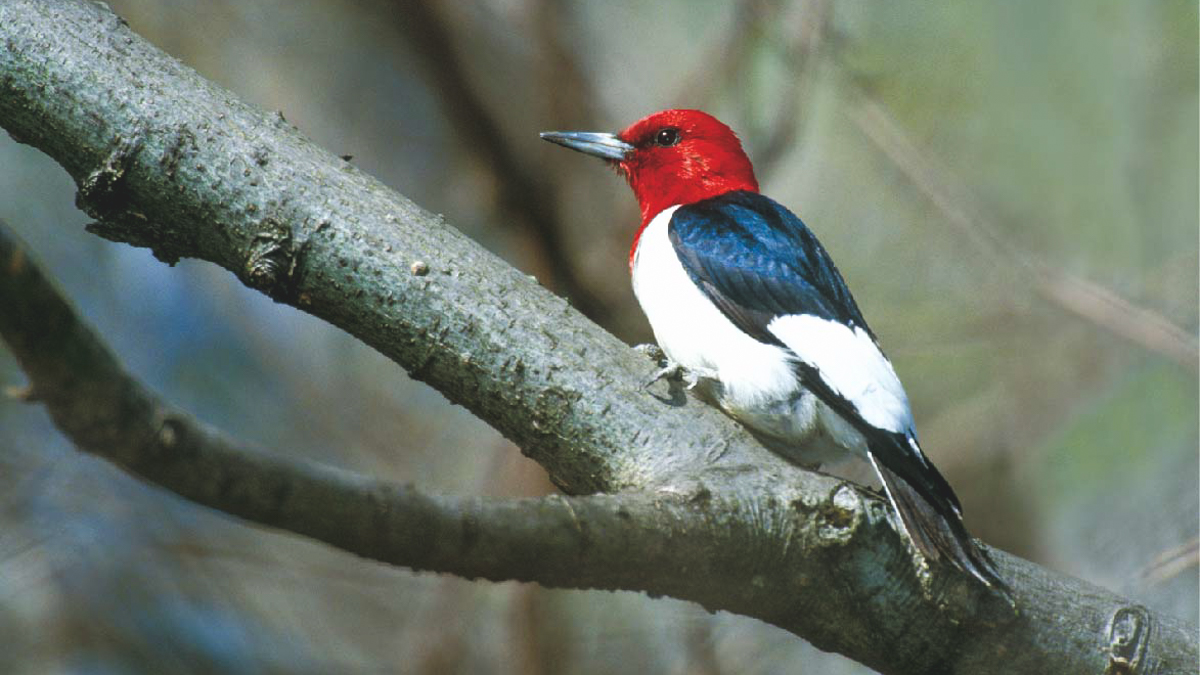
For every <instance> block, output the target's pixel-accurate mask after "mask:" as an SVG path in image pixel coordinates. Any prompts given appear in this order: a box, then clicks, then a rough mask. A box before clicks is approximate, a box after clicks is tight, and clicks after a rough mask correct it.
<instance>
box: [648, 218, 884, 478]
mask: <svg viewBox="0 0 1200 675" xmlns="http://www.w3.org/2000/svg"><path fill="white" fill-rule="evenodd" d="M677 208H679V207H678V206H673V207H671V208H668V209H664V210H663V211H662V212H661V213H659V214H658V215H657V216H655V217H654V219H653V220H652V221H651V222H650V224H649V225H647V226H646V229H645V230H644V231H643V232H642V235H641V238H640V240H639V241H638V248H637V251H636V252H635V254H634V261H633V291H634V295H636V296H637V299H638V302H639V303H640V304H641V306H642V311H643V312H644V313H645V314H646V318H647V319H648V320H649V321H650V326H651V328H653V330H654V337H655V339H656V340H657V341H658V345H659V347H661V348H662V350H663V352H664V353H666V355H667V357H668V358H670V359H671V360H672V361H674V362H676V363H678V364H679V365H681V366H683V367H684V368H686V369H687V370H688V371H690V372H691V373H692V374H693V375H699V376H700V377H701V378H702V381H701V387H702V390H703V391H704V393H707V394H708V396H709V397H710V398H712V399H713V400H714V402H715V403H717V404H718V405H719V406H720V407H721V408H722V409H723V410H725V412H727V413H728V414H729V415H730V416H732V417H734V418H735V419H737V420H738V421H740V422H742V423H743V424H745V425H746V426H747V427H749V428H750V429H752V430H753V431H755V432H757V433H758V434H759V435H760V436H764V437H766V439H767V440H769V441H771V442H770V443H768V445H770V446H771V447H772V449H774V450H775V451H776V452H780V453H781V454H784V455H786V456H788V458H789V459H792V460H794V461H799V462H801V463H805V464H814V463H820V462H822V461H826V460H828V459H829V458H830V455H831V454H836V453H837V452H840V451H844V450H851V451H856V452H865V450H866V444H865V442H864V440H863V438H862V436H861V435H860V434H859V433H858V432H857V431H856V430H854V429H853V428H852V427H851V426H850V425H849V424H847V423H846V422H844V421H843V420H842V419H841V418H840V417H839V416H838V415H837V414H836V413H834V412H833V411H832V410H830V409H829V408H828V407H827V406H826V405H825V404H824V403H822V402H821V401H820V400H819V399H817V397H816V396H815V395H813V394H812V393H811V392H809V391H808V390H807V389H805V388H804V387H803V386H802V385H801V384H800V380H799V378H798V377H797V375H796V372H795V370H794V368H793V364H792V357H791V355H790V354H789V353H788V351H787V350H785V349H782V348H780V347H777V346H774V345H769V344H766V343H763V342H759V341H758V340H755V339H754V338H752V337H750V336H749V335H747V334H746V333H745V332H743V331H742V330H741V329H740V328H738V327H737V326H735V325H734V324H733V323H732V322H731V321H730V320H729V319H727V318H725V315H724V314H722V313H721V311H720V309H718V308H717V306H716V305H714V304H713V303H712V301H710V300H709V299H708V297H707V296H705V295H704V293H703V291H701V290H700V289H699V288H698V287H697V286H696V284H695V283H694V282H693V281H692V279H691V277H690V276H689V275H688V273H687V271H686V270H685V269H684V268H683V265H682V264H680V262H679V257H678V256H677V255H676V253H675V249H674V247H673V246H672V245H671V241H670V239H669V238H668V236H667V224H668V223H669V222H670V220H671V215H672V214H674V212H675V210H676V209H677Z"/></svg>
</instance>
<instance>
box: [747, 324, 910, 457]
mask: <svg viewBox="0 0 1200 675" xmlns="http://www.w3.org/2000/svg"><path fill="white" fill-rule="evenodd" d="M767 330H769V331H770V332H771V333H772V334H773V335H774V336H775V337H777V338H779V341H780V342H782V343H783V344H785V345H787V348H788V349H790V350H791V351H792V352H794V353H795V354H796V356H797V357H798V358H799V359H800V360H801V361H803V362H805V363H807V364H809V365H811V366H813V367H814V368H816V369H817V371H818V372H819V373H820V376H821V379H822V380H823V381H824V382H825V384H827V385H828V386H829V388H830V389H832V390H834V391H835V392H837V393H838V394H840V395H841V396H842V397H843V398H845V399H846V400H847V401H849V402H850V403H851V404H853V405H854V407H855V408H856V409H857V410H858V414H859V415H860V416H861V417H862V418H863V420H865V421H866V422H867V423H868V424H870V425H871V426H874V427H876V428H878V429H883V430H886V431H892V432H899V433H907V432H908V431H910V430H911V429H912V412H911V411H910V410H909V408H908V396H907V395H906V394H905V393H904V387H903V386H902V385H901V384H900V379H899V378H898V377H896V371H895V370H894V369H893V368H892V364H891V362H890V361H888V360H887V357H886V356H884V355H883V352H881V351H879V347H878V346H876V344H875V340H873V339H872V338H871V336H870V335H869V334H868V333H867V332H866V331H865V330H863V329H862V328H860V327H854V328H851V327H849V326H847V325H845V324H843V323H839V322H837V321H829V320H828V319H822V318H820V317H818V316H813V315H810V314H789V315H787V316H780V317H776V318H775V319H774V320H772V321H771V323H770V324H768V325H767Z"/></svg>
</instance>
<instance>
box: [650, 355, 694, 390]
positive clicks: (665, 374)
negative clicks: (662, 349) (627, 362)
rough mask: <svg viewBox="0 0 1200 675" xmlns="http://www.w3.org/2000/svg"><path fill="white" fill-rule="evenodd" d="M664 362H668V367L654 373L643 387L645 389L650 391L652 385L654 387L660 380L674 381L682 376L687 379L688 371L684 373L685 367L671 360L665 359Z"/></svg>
mask: <svg viewBox="0 0 1200 675" xmlns="http://www.w3.org/2000/svg"><path fill="white" fill-rule="evenodd" d="M664 360H665V361H666V362H667V365H665V366H663V367H662V368H659V369H658V370H656V371H654V373H653V374H652V375H651V376H650V377H649V379H647V380H646V382H645V383H644V384H643V385H642V388H643V389H648V388H649V387H650V385H652V384H654V383H655V382H658V381H659V380H662V379H668V380H673V379H676V378H678V377H679V376H680V375H683V376H684V377H685V378H686V377H687V375H686V371H684V369H683V366H681V365H679V364H678V363H676V362H674V361H672V360H670V359H664Z"/></svg>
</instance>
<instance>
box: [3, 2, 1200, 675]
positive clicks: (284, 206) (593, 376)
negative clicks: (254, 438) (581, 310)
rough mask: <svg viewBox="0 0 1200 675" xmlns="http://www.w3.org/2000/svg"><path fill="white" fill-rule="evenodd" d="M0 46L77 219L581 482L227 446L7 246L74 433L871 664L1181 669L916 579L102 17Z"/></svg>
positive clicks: (16, 336)
mask: <svg viewBox="0 0 1200 675" xmlns="http://www.w3.org/2000/svg"><path fill="white" fill-rule="evenodd" d="M0 41H2V44H3V48H2V49H0V125H2V126H3V127H4V128H5V129H6V130H7V131H8V132H9V134H10V135H12V136H13V138H15V139H17V140H19V141H22V142H25V143H29V144H31V145H33V146H35V147H37V148H39V149H41V150H42V151H43V152H46V153H47V154H49V155H50V156H51V157H53V158H54V159H55V160H57V161H58V162H59V163H60V164H61V165H62V166H63V167H64V168H65V169H66V170H67V171H68V172H69V173H70V174H71V176H72V177H73V178H74V179H75V181H76V182H77V184H78V185H79V194H78V203H79V205H80V206H81V207H82V208H83V209H84V210H85V211H87V212H88V213H89V214H90V215H91V216H92V217H94V218H95V219H96V222H94V223H93V224H91V225H90V226H89V228H90V229H91V230H92V231H93V232H95V233H97V234H99V235H101V236H104V237H106V238H108V239H111V240H114V241H120V242H126V243H129V244H133V245H136V246H144V247H148V248H150V249H151V250H152V251H153V252H154V253H155V255H156V256H157V257H158V258H159V259H161V260H163V261H165V262H168V263H173V262H175V261H177V260H178V259H180V258H182V257H194V258H199V259H203V260H207V261H210V262H213V263H216V264H218V265H221V266H222V267H224V268H226V269H228V270H229V271H231V272H232V273H234V274H235V275H236V276H237V277H238V278H239V279H240V280H242V281H243V282H244V283H245V284H246V285H248V286H251V287H253V288H256V289H258V290H260V291H262V292H263V293H266V294H267V295H269V296H270V297H272V298H274V299H275V300H276V301H279V302H284V303H288V304H291V305H294V306H296V307H298V308H300V309H302V310H304V311H306V312H309V313H311V314H313V315H314V316H317V317H319V318H321V319H323V320H326V321H328V322H330V323H332V324H334V325H337V326H339V327H341V328H343V329H344V330H346V331H347V332H349V333H351V334H353V335H354V336H356V337H358V338H359V339H361V340H363V341H364V342H366V343H367V344H369V345H371V346H372V347H374V348H375V349H377V350H379V351H380V352H381V353H383V354H385V355H386V356H388V357H389V358H391V359H392V360H393V361H395V362H396V363H397V364H399V365H400V366H402V367H404V368H405V369H406V370H407V371H408V372H409V374H411V375H412V376H413V377H415V378H418V379H420V380H423V381H425V382H427V383H428V384H430V385H431V386H433V387H435V388H437V389H438V390H439V391H441V392H442V393H443V394H445V395H446V396H447V398H449V399H450V400H451V401H454V402H456V403H459V404H461V405H463V406H465V407H467V408H468V409H470V410H471V411H473V412H474V413H475V414H476V415H478V416H479V417H480V418H482V419H483V420H485V421H487V422H488V423H489V424H491V425H492V426H494V427H495V428H497V429H498V430H500V431H501V432H502V433H503V434H504V435H505V436H507V437H508V438H510V439H512V440H513V441H514V442H515V443H516V444H517V445H518V446H520V447H521V448H522V451H523V452H524V453H525V454H527V455H528V456H529V457H531V458H533V459H534V460H535V461H537V462H538V463H539V464H541V465H542V466H543V467H545V469H546V470H547V471H548V473H549V474H550V476H551V478H552V479H553V480H554V482H555V483H556V484H557V485H558V486H559V487H560V488H561V489H562V490H563V491H564V492H566V493H567V494H569V495H592V496H577V497H565V498H557V497H556V498H548V499H540V500H498V499H491V500H484V499H470V498H458V499H455V498H445V497H430V496H427V495H422V494H421V493H419V492H418V491H415V490H413V489H411V488H401V487H397V486H389V485H383V484H379V483H377V482H374V481H370V480H368V479H365V478H362V477H359V476H355V475H352V474H347V473H346V472H341V471H335V470H332V469H328V468H322V467H315V466H312V465H306V464H299V463H296V462H294V461H290V460H286V459H284V458H281V457H278V456H273V455H269V454H266V453H262V452H260V451H255V450H251V449H247V448H244V447H241V446H240V445H239V444H237V443H236V442H234V441H231V440H229V439H226V438H224V437H223V436H221V435H220V434H219V433H218V432H214V431H212V430H208V429H205V428H203V427H202V426H199V425H197V424H195V423H194V422H192V421H191V420H190V419H189V418H187V417H186V415H183V414H182V413H180V412H179V411H176V410H174V409H172V408H171V407H170V406H169V405H167V404H165V403H163V402H161V401H159V400H157V398H155V397H154V395H153V394H152V393H150V392H148V391H147V390H146V389H145V388H144V387H142V386H141V385H140V384H138V383H137V382H135V381H134V380H133V379H132V378H130V377H129V376H128V375H126V374H125V373H124V372H123V371H122V369H121V368H120V366H119V364H118V363H117V361H116V359H115V358H114V357H113V356H112V355H111V354H110V353H109V352H108V350H107V349H106V348H105V347H104V346H103V345H102V344H101V343H100V342H99V340H98V338H96V336H94V335H93V334H91V332H90V331H89V330H88V329H86V327H84V326H82V325H81V324H79V323H78V320H77V319H75V318H74V315H73V313H72V312H71V311H70V308H69V306H68V305H66V304H65V303H63V302H62V301H61V300H60V299H58V298H57V296H56V294H55V293H54V292H53V289H52V287H50V286H49V285H47V284H46V283H45V281H44V280H43V279H42V278H41V276H40V274H39V273H37V271H36V268H35V267H33V266H32V265H31V264H30V263H28V262H27V257H26V256H25V254H23V253H22V252H21V251H20V249H19V248H18V247H17V246H16V244H14V243H13V242H12V241H11V240H7V241H5V242H4V243H2V244H0V330H2V331H3V335H4V339H5V341H6V342H7V343H8V344H9V346H10V347H11V348H12V350H13V352H14V354H15V355H16V356H17V358H18V359H19V360H20V362H21V363H22V366H23V367H24V368H25V369H26V371H27V372H28V373H29V376H30V379H31V382H32V384H33V388H34V393H35V395H36V396H38V397H39V398H40V399H41V400H43V401H45V403H46V404H47V406H48V407H49V409H50V411H51V414H52V415H53V416H54V418H55V420H56V422H57V423H58V424H59V426H60V428H61V429H62V430H63V431H64V433H66V434H67V435H69V436H70V437H71V438H72V439H73V440H74V441H75V443H76V444H77V445H78V446H79V447H80V448H81V449H84V450H86V451H88V452H92V453H95V454H97V455H100V456H102V457H106V458H108V459H110V460H111V461H113V462H115V463H117V464H118V465H120V466H122V467H125V468H126V469H129V470H131V471H133V472H135V473H137V474H139V475H140V476H142V477H144V478H146V479H147V480H150V481H153V482H156V483H158V484H160V485H163V486H164V487H166V488H168V489H171V490H173V491H175V492H178V493H179V494H181V495H183V496H185V497H187V498H189V499H193V500H195V501H197V502H199V503H202V504H205V505H208V506H210V507H213V508H217V509H220V510H223V511H226V512H229V513H231V514H234V515H237V516H239V517H242V518H245V519H247V520H251V521H255V522H260V523H264V524H267V525H271V526H274V527H279V528H282V529H285V530H289V531H292V532H296V533H298V534H302V535H305V536H309V537H313V538H315V539H319V540H321V541H325V542H327V543H329V544H331V545H333V546H337V547H339V548H342V549H345V550H347V551H350V552H353V553H356V554H359V555H364V556H368V557H372V558H376V559H379V560H383V561H386V562H390V563H393V564H397V565H404V566H407V567H412V568H415V569H431V570H437V571H444V572H450V573H455V574H461V575H464V576H468V577H483V578H487V579H495V580H500V579H521V580H526V581H536V582H539V583H542V584H544V585H547V586H554V587H563V588H607V589H628V590H641V591H647V592H650V593H652V594H666V595H671V596H673V597H677V598H681V599H686V600H693V601H696V602H700V603H702V604H703V605H704V606H706V607H708V608H709V609H712V610H716V609H724V610H728V611H732V612H736V613H740V614H744V615H747V616H753V617H757V618H759V619H762V620H764V621H768V622H771V623H774V624H776V625H778V626H781V627H783V628H785V629H787V630H790V631H792V632H793V633H795V634H796V635H798V636H801V637H803V638H805V639H807V640H809V641H811V642H812V643H813V644H815V645H817V646H818V647H821V648H823V649H828V650H833V651H838V652H840V653H843V654H845V655H847V656H849V657H850V658H853V659H855V660H858V661H860V662H862V663H865V664H867V665H869V666H871V667H872V668H875V669H877V670H879V671H881V672H884V673H924V672H961V673H1012V672H1047V673H1064V674H1065V673H1104V672H1137V673H1168V672H1171V673H1174V672H1179V673H1183V672H1195V668H1196V663H1197V648H1196V630H1195V628H1194V627H1191V626H1188V625H1186V624H1185V623H1184V622H1181V621H1179V620H1177V619H1175V618H1173V617H1170V616H1165V615H1161V614H1157V613H1155V612H1152V611H1150V610H1148V609H1146V608H1145V607H1141V606H1138V605H1136V604H1133V603H1130V602H1129V601H1127V600H1124V599H1122V598H1120V597H1117V596H1115V595H1113V594H1111V593H1109V592H1107V591H1104V590H1102V589H1099V588H1096V587H1094V586H1091V585H1089V584H1086V583H1084V582H1081V581H1079V580H1076V579H1071V578H1068V577H1064V576H1062V575H1059V574H1056V573H1054V572H1051V571H1048V570H1045V569H1043V568H1040V567H1038V566H1037V565H1034V564H1032V563H1030V562H1027V561H1024V560H1021V559H1019V558H1015V557H1013V556H1009V555H1006V554H1004V553H1003V552H999V551H996V552H995V553H994V555H995V556H996V557H997V559H998V562H999V567H1000V570H1001V572H1002V574H1003V576H1004V577H1005V578H1006V579H1007V580H1009V581H1010V582H1011V584H1012V586H1013V589H1014V599H1015V610H1014V608H1013V607H1010V606H1009V605H1008V604H1007V603H1006V602H1004V601H1002V600H1000V599H998V598H996V597H993V596H989V595H988V594H986V593H984V592H982V591H980V590H979V589H978V588H977V587H976V586H975V585H973V584H972V583H971V582H970V581H968V580H965V579H960V578H957V577H955V576H953V575H952V574H950V573H948V572H945V571H943V570H934V571H933V573H932V574H927V573H919V572H918V571H917V567H916V566H915V565H914V562H913V558H912V557H911V555H910V553H909V552H908V549H907V548H906V547H905V545H904V543H903V541H902V540H901V539H900V537H899V536H898V535H897V534H896V533H895V531H894V530H893V529H892V527H891V525H890V523H889V520H888V511H887V507H886V505H885V504H883V503H882V502H881V501H880V500H879V499H878V497H877V496H875V495H874V494H873V493H871V492H869V491H867V490H865V489H862V488H859V487H856V486H853V485H850V484H847V483H845V482H844V481H840V480H837V479H835V478H831V477H829V476H825V475H821V474H817V473H813V472H807V471H803V470H801V469H798V468H796V467H793V466H791V465H788V464H786V463H785V462H783V461H782V460H780V459H778V458H777V457H775V456H774V455H772V454H771V453H769V452H767V451H766V450H764V449H763V448H761V447H760V446H758V445H757V444H756V443H755V442H754V441H753V440H752V439H751V438H750V437H749V436H748V435H747V434H746V433H745V432H744V431H743V430H741V429H740V428H739V427H737V426H736V425H735V424H733V423H732V422H730V421H729V420H727V419H725V418H724V417H722V416H721V415H720V414H718V413H716V412H715V411H713V410H712V409H710V408H708V407H706V406H703V405H700V404H698V403H696V402H694V401H692V400H690V399H687V398H686V397H681V396H674V397H672V396H669V395H667V394H665V393H664V392H663V391H662V390H659V391H658V394H659V395H657V396H656V395H653V394H651V393H649V392H647V391H645V390H644V389H643V387H642V386H641V382H642V381H643V379H644V378H645V376H646V375H647V374H648V373H649V372H650V370H651V369H652V365H651V364H650V363H649V362H648V361H647V360H646V359H645V358H643V357H641V356H639V355H638V354H637V353H636V352H634V351H632V350H630V349H629V348H628V347H626V346H625V345H623V344H621V343H620V342H619V341H618V340H616V339H615V338H613V337H612V336H610V335H608V334H606V333H605V332H604V331H602V330H601V329H599V328H598V327H596V326H595V325H593V324H591V323H590V322H588V321H587V320H586V319H584V318H583V317H582V316H580V315H579V314H578V313H577V312H576V311H575V310H573V309H572V308H571V306H570V305H569V304H568V303H567V302H566V301H565V300H563V299H561V298H557V297H555V296H554V295H552V294H550V293H548V292H547V291H545V290H544V289H542V288H541V287H540V286H538V285H537V283H536V282H534V281H533V280H531V279H529V278H528V277H526V276H525V275H523V274H521V273H520V272H518V271H516V270H514V269H512V268H511V267H509V266H508V265H506V264H505V263H503V262H502V261H500V260H499V259H497V258H496V257H495V256H493V255H492V254H490V253H488V252H487V251H484V250H483V249H481V248H480V247H479V246H477V245H476V244H474V243H472V242H471V241H470V240H468V239H466V238H465V237H463V236H462V235H461V234H460V233H458V232H457V231H455V230H454V229H453V228H451V227H450V226H448V225H447V224H446V223H444V222H443V220H442V219H441V218H440V217H438V216H434V215H431V214H429V213H427V212H425V211H423V210H422V209H421V208H419V207H418V206H416V205H414V204H413V203H411V202H410V201H408V200H407V199H405V198H404V197H403V196H401V195H399V194H397V193H395V192H393V191H391V190H389V189H388V188H386V187H384V186H383V185H381V184H380V183H379V182H378V181H376V180H374V179H373V178H371V177H370V176H368V175H366V174H364V173H362V172H361V171H359V170H358V169H356V168H354V167H353V166H351V165H349V164H348V163H346V162H344V161H342V160H340V159H339V158H337V157H335V156H334V155H332V154H331V153H328V152H326V151H324V150H322V149H320V148H317V147H315V146H314V145H313V144H312V143H311V142H309V141H308V140H306V139H305V138H304V137H303V136H302V135H301V134H300V133H299V132H298V131H297V130H296V129H294V128H293V127H291V126H290V125H289V124H288V123H287V122H286V121H285V120H284V119H283V117H282V116H281V115H278V114H269V113H266V112H263V111H261V110H259V109H256V108H254V107H252V106H250V105H247V104H246V103H243V102H241V101H239V100H237V99H236V98H235V97H234V96H232V95H231V94H230V93H229V92H226V91H224V90H222V89H220V88H218V87H216V86H215V85H213V84H211V83H209V82H206V81H205V80H203V79H202V78H200V77H199V76H198V75H197V74H196V73H194V72H193V71H191V70H190V69H188V68H186V67H185V66H183V65H182V64H180V63H179V62H178V61H176V60H174V59H172V58H171V57H170V56H167V55H166V54H163V53H162V52H160V51H159V50H157V49H155V48H154V47H153V46H151V45H149V44H148V43H146V42H145V41H144V40H142V39H141V38H139V37H138V36H137V35H135V34H133V33H132V32H131V31H130V30H129V29H128V27H127V26H126V25H125V24H124V23H123V22H122V21H121V20H120V19H119V18H118V17H116V16H114V15H113V14H112V13H111V12H109V11H108V10H107V9H106V8H104V7H102V6H100V5H96V4H92V3H89V2H84V1H83V0H61V1H54V2H45V1H44V0H7V1H6V2H3V3H0ZM531 133H532V132H531ZM14 261H17V262H14ZM18 263H19V264H18ZM200 469H202V470H200ZM214 476H215V477H216V478H214ZM595 493H606V494H605V495H599V494H595ZM424 530H427V531H424Z"/></svg>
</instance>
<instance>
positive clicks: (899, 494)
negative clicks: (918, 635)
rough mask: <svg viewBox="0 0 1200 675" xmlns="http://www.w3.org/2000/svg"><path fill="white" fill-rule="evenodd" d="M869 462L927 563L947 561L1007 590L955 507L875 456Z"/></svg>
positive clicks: (997, 588)
mask: <svg viewBox="0 0 1200 675" xmlns="http://www.w3.org/2000/svg"><path fill="white" fill-rule="evenodd" d="M871 463H872V464H874V466H875V470H876V472H877V473H878V474H879V477H880V478H881V479H882V480H883V487H884V490H885V491H886V492H887V496H888V499H889V500H890V501H891V503H892V506H893V508H895V509H896V513H898V514H899V515H900V521H901V523H902V524H903V526H904V529H905V531H906V532H907V533H908V537H909V539H910V540H911V541H912V543H913V545H914V546H915V547H916V548H917V552H918V553H920V554H921V556H922V557H924V558H925V559H926V560H929V561H930V562H931V563H937V562H939V561H944V562H947V563H949V564H950V565H951V566H953V567H956V568H958V569H959V570H961V571H963V572H965V573H967V574H970V575H971V576H973V577H975V578H976V579H978V580H979V581H981V582H983V583H984V584H985V585H987V586H989V587H991V588H994V589H996V590H997V591H1000V592H1001V593H1004V594H1006V595H1007V594H1008V586H1007V584H1005V583H1004V581H1003V580H1001V579H1000V576H999V574H998V573H997V572H996V566H995V563H994V562H992V559H991V557H990V556H988V554H987V552H986V551H984V550H983V549H982V548H980V547H979V545H978V544H976V543H975V540H974V539H972V538H971V535H970V533H968V532H967V528H966V526H965V525H963V522H962V516H961V515H960V514H959V512H958V509H957V508H954V507H953V506H951V504H950V503H949V502H945V503H939V504H935V503H933V502H931V501H930V500H929V499H927V498H926V497H925V496H923V495H922V494H921V492H920V491H918V490H917V489H916V488H915V487H913V486H912V485H910V484H909V483H908V481H906V480H904V478H903V477H901V476H900V475H899V474H897V473H896V472H894V471H892V470H891V469H889V468H888V467H887V466H886V465H885V464H884V463H883V462H880V461H878V460H877V459H876V458H875V457H872V458H871ZM934 471H936V469H934ZM939 501H943V502H944V501H945V500H939ZM939 507H940V508H939Z"/></svg>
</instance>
